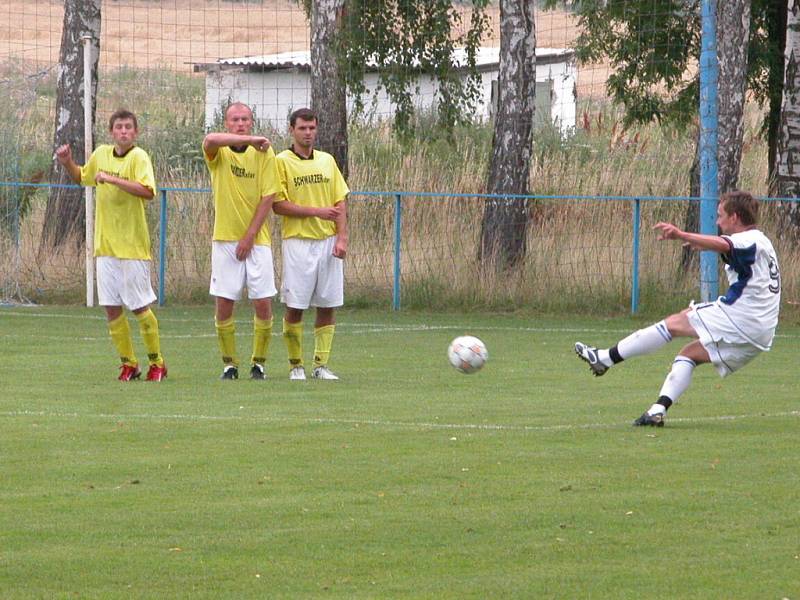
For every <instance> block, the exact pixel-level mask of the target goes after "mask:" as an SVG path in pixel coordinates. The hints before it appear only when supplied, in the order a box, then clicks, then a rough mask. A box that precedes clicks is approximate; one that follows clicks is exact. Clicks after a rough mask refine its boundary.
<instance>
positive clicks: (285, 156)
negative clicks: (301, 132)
mask: <svg viewBox="0 0 800 600" xmlns="http://www.w3.org/2000/svg"><path fill="white" fill-rule="evenodd" d="M296 156H297V155H296V154H295V153H294V152H293V151H292V149H291V148H286V149H285V150H281V151H280V152H278V153H277V154H276V155H275V157H276V158H278V159H280V160H291V159H293V158H295V157H296Z"/></svg>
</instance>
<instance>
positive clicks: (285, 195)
mask: <svg viewBox="0 0 800 600" xmlns="http://www.w3.org/2000/svg"><path fill="white" fill-rule="evenodd" d="M275 165H276V166H277V169H278V182H279V183H280V186H281V191H280V193H278V195H277V196H276V197H275V201H276V202H280V201H282V200H288V199H289V189H288V187H287V175H286V163H285V162H283V159H281V158H279V157H276V159H275Z"/></svg>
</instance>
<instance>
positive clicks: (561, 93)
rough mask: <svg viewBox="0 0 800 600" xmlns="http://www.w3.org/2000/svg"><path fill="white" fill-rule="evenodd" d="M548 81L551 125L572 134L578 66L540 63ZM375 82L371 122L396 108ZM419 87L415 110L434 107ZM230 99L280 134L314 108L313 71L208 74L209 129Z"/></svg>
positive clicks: (369, 82) (478, 113) (485, 107)
mask: <svg viewBox="0 0 800 600" xmlns="http://www.w3.org/2000/svg"><path fill="white" fill-rule="evenodd" d="M497 75H498V73H497V71H496V70H493V71H487V72H484V73H482V74H481V90H482V94H481V98H480V99H479V101H478V104H477V106H476V109H475V115H474V116H475V117H476V118H478V119H480V120H486V119H489V118H490V117H491V115H492V113H493V108H492V102H491V99H492V81H493V80H495V81H496V80H497ZM547 79H550V80H552V82H553V83H552V86H553V87H552V98H551V99H550V106H551V111H550V113H551V115H552V118H553V122H554V123H557V124H558V126H559V127H560V128H561V130H562V132H563V133H565V134H566V133H569V132H570V131H572V130H573V129H574V127H575V113H576V107H575V84H576V81H575V67H574V65H573V64H572V63H571V62H559V63H553V64H538V65H537V67H536V80H537V81H545V80H547ZM377 81H378V74H377V73H367V74H366V77H365V81H364V83H365V85H366V87H367V90H368V93H367V94H366V95H365V97H364V104H365V112H366V116H367V118H372V119H386V118H391V117H392V116H393V115H394V112H395V107H394V105H393V104H392V103H391V102H390V101H389V97H388V95H387V93H386V91H385V90H383V89H381V90H379V91H378V92H377V93H375V92H374V90H375V89H376V88H377ZM418 86H419V93H418V95H417V98H416V106H417V108H430V107H431V105H432V104H433V102H434V99H435V92H436V84H435V82H434V81H433V80H432V79H431V78H430V77H427V76H423V77H421V78H420V79H419V81H418ZM538 88H539V91H538V92H537V95H538V94H539V93H542V92H545V91H546V89H547V88H546V87H545V86H538ZM229 98H230V99H231V100H237V101H240V102H244V103H246V104H249V105H250V106H254V107H255V110H256V117H257V118H258V119H259V120H261V121H268V122H269V123H270V124H271V125H272V127H273V128H275V129H276V130H278V131H285V130H286V127H287V126H288V117H289V114H290V113H291V112H292V111H293V110H295V109H297V108H302V107H304V106H309V105H310V104H311V85H310V81H309V73H308V71H301V70H299V69H297V70H291V69H285V70H278V71H266V72H263V73H255V72H245V71H238V70H225V71H218V72H214V71H209V72H208V73H207V74H206V126H210V125H211V124H212V123H213V122H214V116H215V112H217V111H219V109H220V107H221V106H223V105H224V104H226V103H227V101H228V99H229ZM542 101H544V99H542ZM352 104H353V102H352V98H348V109H351V108H352ZM537 104H539V102H537Z"/></svg>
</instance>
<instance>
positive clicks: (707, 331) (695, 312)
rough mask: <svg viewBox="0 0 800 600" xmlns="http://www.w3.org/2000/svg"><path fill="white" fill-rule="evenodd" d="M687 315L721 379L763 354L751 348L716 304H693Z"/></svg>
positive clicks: (756, 348)
mask: <svg viewBox="0 0 800 600" xmlns="http://www.w3.org/2000/svg"><path fill="white" fill-rule="evenodd" d="M689 308H690V309H691V310H690V311H689V313H688V314H687V317H688V318H689V324H690V325H691V326H692V327H693V328H694V330H695V331H696V332H697V337H698V338H699V339H700V343H701V344H703V347H704V348H705V349H706V351H707V352H708V356H709V357H710V358H711V363H712V364H713V365H714V367H715V368H716V369H717V373H719V375H720V377H725V376H726V375H730V374H731V373H733V372H734V371H738V370H739V369H741V368H742V367H743V366H745V365H746V364H747V363H749V362H750V361H751V360H753V359H754V358H755V357H756V356H758V355H759V354H761V352H763V350H761V349H760V348H758V347H756V346H754V345H753V344H751V343H750V342H749V341H748V339H747V338H746V337H744V335H743V334H742V333H741V331H739V329H738V328H737V327H736V326H735V325H734V324H733V323H732V322H731V320H730V318H728V316H727V315H726V314H725V313H724V312H723V311H722V309H721V308H720V307H719V306H718V305H717V303H716V302H704V303H702V304H694V303H692V304H691V305H690V306H689Z"/></svg>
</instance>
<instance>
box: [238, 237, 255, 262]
mask: <svg viewBox="0 0 800 600" xmlns="http://www.w3.org/2000/svg"><path fill="white" fill-rule="evenodd" d="M254 241H255V240H254V239H253V238H249V237H245V238H242V239H241V240H239V243H238V244H236V258H237V259H238V260H245V259H246V258H247V257H248V256H250V251H251V250H252V249H253V243H254Z"/></svg>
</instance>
